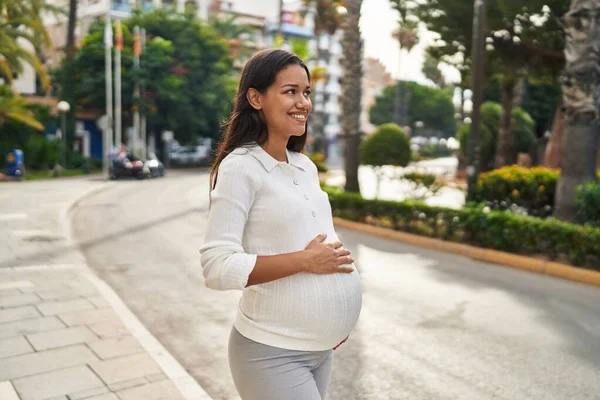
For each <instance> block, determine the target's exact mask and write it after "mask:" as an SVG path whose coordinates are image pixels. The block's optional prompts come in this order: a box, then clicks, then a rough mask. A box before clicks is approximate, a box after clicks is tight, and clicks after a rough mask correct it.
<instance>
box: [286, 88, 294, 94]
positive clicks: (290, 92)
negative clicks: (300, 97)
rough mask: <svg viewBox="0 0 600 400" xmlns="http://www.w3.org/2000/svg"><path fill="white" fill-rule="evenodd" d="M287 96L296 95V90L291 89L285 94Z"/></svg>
mask: <svg viewBox="0 0 600 400" xmlns="http://www.w3.org/2000/svg"><path fill="white" fill-rule="evenodd" d="M285 93H286V94H288V93H289V94H295V93H296V89H290V90H288V91H287V92H285Z"/></svg>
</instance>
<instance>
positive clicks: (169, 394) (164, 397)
mask: <svg viewBox="0 0 600 400" xmlns="http://www.w3.org/2000/svg"><path fill="white" fill-rule="evenodd" d="M117 394H118V395H119V398H121V400H184V398H183V397H182V396H181V394H180V393H179V391H178V390H177V388H176V387H175V385H174V384H173V382H171V381H162V382H155V383H149V384H147V385H144V386H137V387H134V388H130V389H125V390H122V391H119V392H117Z"/></svg>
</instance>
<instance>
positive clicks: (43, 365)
mask: <svg viewBox="0 0 600 400" xmlns="http://www.w3.org/2000/svg"><path fill="white" fill-rule="evenodd" d="M97 359H98V357H96V355H94V353H92V351H91V350H90V349H89V348H87V347H86V346H85V345H77V346H70V347H62V348H60V349H54V350H46V351H42V352H39V353H30V354H24V355H20V356H14V357H7V358H3V359H2V362H0V381H3V380H7V379H14V378H20V377H23V376H29V375H35V374H39V373H42V372H47V371H52V370H55V369H60V368H67V367H72V366H75V365H78V364H85V363H88V362H92V361H95V360H97Z"/></svg>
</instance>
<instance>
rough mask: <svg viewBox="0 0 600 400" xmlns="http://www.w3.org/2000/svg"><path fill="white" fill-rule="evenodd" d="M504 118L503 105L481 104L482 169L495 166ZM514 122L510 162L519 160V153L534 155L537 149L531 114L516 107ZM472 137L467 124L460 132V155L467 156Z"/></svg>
mask: <svg viewBox="0 0 600 400" xmlns="http://www.w3.org/2000/svg"><path fill="white" fill-rule="evenodd" d="M501 119H502V106H500V104H498V103H494V102H485V103H483V104H482V105H481V132H480V134H481V150H480V151H481V153H480V164H481V169H482V171H488V170H491V169H493V168H494V164H495V163H494V161H495V157H496V143H497V140H498V135H499V131H500V124H501ZM512 119H513V121H512V124H513V126H514V129H515V135H513V141H512V142H511V144H510V145H511V146H510V153H509V157H510V163H514V162H515V161H516V160H517V155H518V154H519V153H528V154H530V155H533V153H534V150H535V133H534V126H535V124H534V122H533V119H532V118H531V116H529V114H527V113H526V112H525V111H523V110H522V109H520V108H514V109H513V114H512ZM470 139H471V126H470V125H469V124H465V125H463V126H462V127H461V129H460V130H459V132H458V140H459V142H460V154H459V155H460V157H462V158H463V159H466V158H467V151H468V150H469V143H470Z"/></svg>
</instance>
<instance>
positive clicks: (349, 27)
mask: <svg viewBox="0 0 600 400" xmlns="http://www.w3.org/2000/svg"><path fill="white" fill-rule="evenodd" d="M344 6H345V7H346V10H347V13H346V15H345V16H344V18H343V20H342V30H343V33H344V36H343V37H342V50H343V54H344V55H343V57H342V59H341V66H342V68H343V70H344V76H343V78H342V82H341V83H342V115H343V116H344V119H343V120H342V132H343V137H344V139H345V146H344V158H345V162H344V164H345V170H346V186H345V189H346V191H349V192H355V193H360V186H359V184H358V165H359V159H358V148H359V146H360V140H361V132H360V113H361V98H362V76H363V69H362V58H363V41H362V39H361V37H360V27H359V20H360V8H361V6H362V0H346V1H345V2H344Z"/></svg>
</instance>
